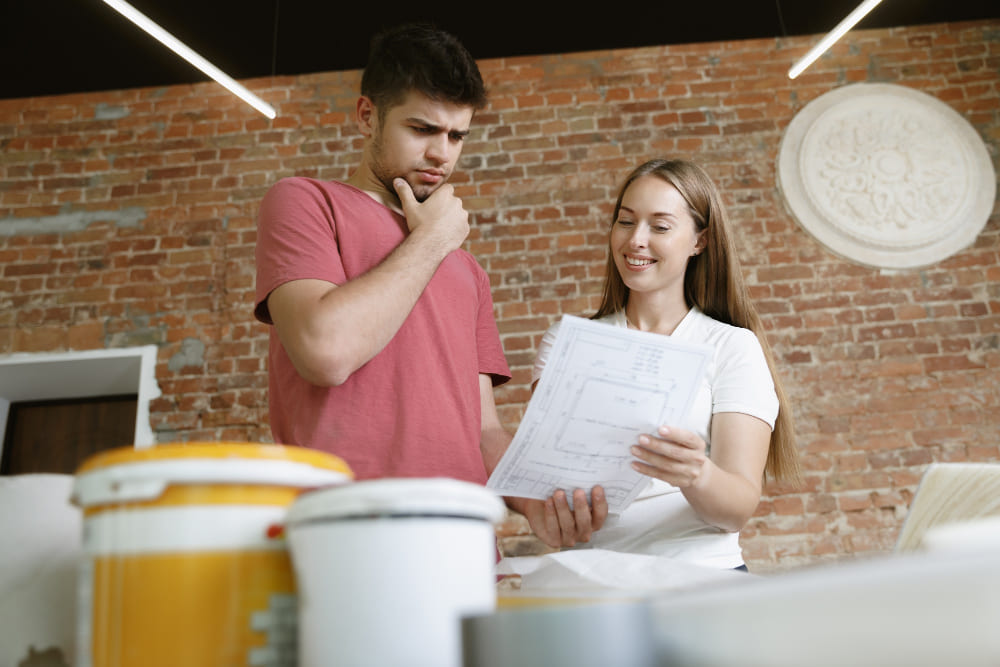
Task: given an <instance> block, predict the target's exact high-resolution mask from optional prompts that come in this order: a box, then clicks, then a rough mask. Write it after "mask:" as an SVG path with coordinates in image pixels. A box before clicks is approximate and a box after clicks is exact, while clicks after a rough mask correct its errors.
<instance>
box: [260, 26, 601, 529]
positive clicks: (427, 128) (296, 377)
mask: <svg viewBox="0 0 1000 667" xmlns="http://www.w3.org/2000/svg"><path fill="white" fill-rule="evenodd" d="M486 103H487V97H486V90H485V87H484V85H483V81H482V78H481V75H480V73H479V68H478V66H477V65H476V63H475V61H474V60H473V59H472V57H471V55H470V54H469V53H468V52H467V51H466V50H465V48H464V47H463V46H462V45H461V44H460V43H459V42H458V41H457V40H456V39H455V38H454V37H453V36H451V35H449V34H447V33H444V32H441V31H439V30H437V29H435V28H432V27H429V26H423V25H407V26H402V27H397V28H394V29H390V30H388V31H385V32H383V33H382V34H380V35H377V36H376V37H375V39H374V40H373V41H372V46H371V51H370V53H369V60H368V64H367V66H366V68H365V71H364V74H363V76H362V80H361V96H360V97H359V99H358V101H357V104H356V109H355V116H356V122H357V125H358V128H359V130H360V132H361V134H362V136H363V137H364V147H363V151H362V155H361V160H360V164H359V166H358V168H357V170H356V171H355V172H354V173H353V174H352V175H351V176H350V178H349V179H348V180H347V182H346V183H339V182H332V181H331V182H323V181H317V180H314V179H308V178H287V179H283V180H281V181H279V182H278V183H277V184H276V185H274V186H273V187H272V188H271V189H270V190H269V191H268V193H267V194H266V195H265V197H264V199H263V201H262V202H261V209H260V217H259V223H258V225H259V226H258V239H257V255H256V258H257V299H256V301H257V303H256V308H255V311H254V314H255V316H256V317H257V318H258V319H259V320H261V321H262V322H265V323H268V324H273V325H274V327H273V329H272V330H271V340H270V350H269V389H270V399H269V400H270V414H271V430H272V434H273V436H274V439H275V441H276V442H280V443H285V444H294V445H299V446H305V447H312V448H316V449H321V450H324V451H328V452H331V453H333V454H336V455H337V456H339V457H341V458H342V459H344V460H345V461H346V462H347V464H348V465H349V466H350V467H351V469H352V470H353V471H354V473H355V475H356V477H357V478H358V479H370V478H375V477H438V476H444V477H452V478H456V479H461V480H466V481H470V482H476V483H480V484H482V483H485V481H486V479H487V477H488V474H489V471H491V470H492V469H493V468H494V467H495V465H496V463H497V461H499V459H500V456H501V455H502V454H503V452H504V450H505V449H506V447H507V445H508V444H509V443H510V439H511V436H510V434H509V433H507V431H506V430H505V429H504V428H503V426H502V425H501V423H500V419H499V417H498V415H497V411H496V406H495V404H494V401H493V386H494V385H497V384H501V383H503V382H506V381H507V380H509V379H510V370H509V368H508V366H507V362H506V359H505V357H504V355H503V350H502V348H501V345H500V338H499V334H498V331H497V326H496V322H495V320H494V318H493V301H492V297H491V294H490V286H489V279H488V277H487V275H486V273H485V271H483V269H482V267H480V266H479V264H478V263H477V262H476V260H475V259H474V258H473V257H472V256H471V255H470V254H469V253H467V252H465V251H464V250H462V249H461V245H462V243H463V242H464V241H465V238H466V236H467V235H468V233H469V215H468V212H467V211H466V210H465V209H464V207H463V205H462V202H461V200H460V199H459V198H457V197H456V196H455V193H454V188H453V187H452V186H451V185H450V184H449V183H448V182H447V181H448V178H449V177H450V176H451V174H452V171H453V170H454V168H455V165H456V164H457V162H458V159H459V156H460V155H461V152H462V144H463V141H464V139H465V137H466V136H468V134H469V127H470V125H471V122H472V118H473V115H474V114H475V112H476V111H477V110H479V109H482V108H483V107H484V106H485V105H486ZM581 493H582V492H581ZM508 504H509V505H510V506H511V507H513V508H514V509H516V510H518V511H521V512H522V513H524V514H525V515H526V516H527V517H528V520H529V522H530V523H531V525H532V528H533V529H535V531H536V533H537V534H538V535H539V537H541V538H542V539H543V540H545V541H546V542H547V543H550V544H552V545H553V546H556V545H557V544H566V545H569V544H572V543H574V542H575V541H577V540H585V539H589V536H590V533H591V531H592V530H594V529H596V528H598V527H599V526H600V524H601V523H602V522H603V517H604V514H606V504H604V503H603V500H601V499H600V498H598V499H597V500H595V506H594V511H593V513H592V512H591V508H590V507H589V506H588V505H587V503H586V502H583V503H582V506H581V504H580V503H576V504H575V510H573V511H571V510H570V509H569V506H568V503H567V502H566V500H565V498H564V497H562V496H560V498H553V499H549V500H548V501H545V502H544V503H543V502H541V501H528V500H525V499H510V500H509V501H508Z"/></svg>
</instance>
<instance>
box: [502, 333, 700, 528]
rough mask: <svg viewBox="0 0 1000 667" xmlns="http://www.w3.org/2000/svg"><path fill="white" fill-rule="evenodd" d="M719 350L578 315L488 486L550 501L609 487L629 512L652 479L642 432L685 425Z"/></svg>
mask: <svg viewBox="0 0 1000 667" xmlns="http://www.w3.org/2000/svg"><path fill="white" fill-rule="evenodd" d="M711 354H712V349H711V348H710V347H709V346H707V345H695V344H691V343H684V342H679V341H675V340H673V339H671V338H670V337H669V336H662V335H659V334H654V333H649V332H644V331H635V330H632V329H625V328H623V327H616V326H613V325H610V324H607V323H603V322H597V321H594V320H587V319H583V318H580V317H575V316H572V315H565V316H563V319H562V322H561V323H560V326H559V333H558V335H557V336H556V340H555V343H554V344H553V346H552V351H551V353H550V355H549V359H548V362H547V363H546V365H545V370H544V371H543V372H542V376H541V378H540V379H539V381H538V385H537V387H536V388H535V393H534V395H533V396H532V397H531V401H530V402H529V403H528V407H527V409H526V410H525V413H524V417H523V418H522V419H521V423H520V425H519V426H518V429H517V433H515V435H514V439H513V441H512V442H511V444H510V447H509V448H508V449H507V452H506V453H505V454H504V456H503V458H502V459H501V460H500V463H499V464H498V465H497V467H496V469H495V470H494V471H493V474H492V475H491V476H490V479H489V481H488V482H487V484H486V486H487V487H488V488H490V489H493V490H495V491H497V492H498V493H499V494H501V495H505V496H517V497H522V498H535V499H538V500H544V499H545V498H548V497H549V496H551V495H552V494H553V493H554V492H555V491H556V490H557V489H563V490H565V491H567V493H572V491H573V490H574V489H584V490H586V491H587V492H588V493H589V492H590V489H591V488H592V487H593V486H594V485H596V484H600V485H602V486H603V487H604V490H605V493H606V494H607V499H608V510H609V511H610V512H611V513H613V514H618V513H620V512H621V511H622V510H623V509H625V508H626V507H627V506H628V505H629V504H630V503H631V502H632V501H633V500H634V499H635V497H636V496H637V495H638V494H639V492H640V491H641V490H642V489H643V487H644V486H645V485H646V483H647V482H648V480H649V478H648V477H646V476H645V475H642V474H640V473H638V472H636V471H634V470H633V469H632V467H631V466H630V463H631V462H632V461H633V460H634V457H633V456H632V454H631V453H630V452H629V448H630V447H631V446H632V445H634V444H636V443H637V442H638V437H639V435H640V434H641V433H655V432H656V429H657V428H659V426H660V425H662V424H678V423H682V422H683V420H684V417H685V416H686V415H687V412H688V410H689V408H690V406H691V402H692V400H693V399H694V395H695V390H696V389H697V387H698V382H699V381H700V380H701V378H702V376H703V375H704V372H705V368H706V366H707V365H708V362H709V360H710V358H711Z"/></svg>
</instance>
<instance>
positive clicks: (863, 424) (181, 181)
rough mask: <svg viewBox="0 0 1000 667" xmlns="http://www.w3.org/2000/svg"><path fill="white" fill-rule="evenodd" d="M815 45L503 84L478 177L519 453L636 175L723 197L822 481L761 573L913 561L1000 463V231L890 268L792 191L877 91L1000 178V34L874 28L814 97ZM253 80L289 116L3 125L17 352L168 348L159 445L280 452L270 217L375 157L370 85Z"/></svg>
mask: <svg viewBox="0 0 1000 667" xmlns="http://www.w3.org/2000/svg"><path fill="white" fill-rule="evenodd" d="M815 39H816V38H815V37H812V38H809V37H796V38H790V39H761V40H750V41H737V42H724V43H706V44H692V45H676V46H667V47H656V48H641V49H630V50H617V51H600V52H590V53H575V54H562V55H558V54H554V55H549V56H539V57H518V58H510V59H495V60H484V61H482V62H481V67H482V70H483V73H484V76H485V78H486V81H487V84H488V86H489V88H490V90H491V94H492V103H491V105H490V107H489V108H488V109H487V110H485V111H484V112H483V113H481V114H480V115H479V116H478V119H477V121H476V123H475V127H474V131H473V134H472V137H471V139H470V140H469V141H468V143H467V147H466V151H465V154H464V157H463V159H462V163H461V167H460V171H461V173H460V174H458V176H457V178H456V179H455V182H456V184H457V186H458V191H459V194H460V195H461V196H462V197H463V200H464V201H465V204H466V206H467V207H468V208H469V209H470V210H471V212H472V220H473V224H472V232H471V234H470V237H469V240H468V243H467V247H468V249H469V250H471V251H472V252H473V253H474V254H475V255H476V256H477V257H478V258H479V260H480V262H481V263H482V264H483V266H484V267H485V268H486V269H487V271H488V272H489V275H490V277H491V279H492V285H493V294H494V299H495V302H496V314H497V316H498V318H499V323H500V331H501V335H502V337H503V343H504V346H505V350H506V353H507V356H508V359H509V361H510V364H511V366H512V368H513V371H514V379H513V381H512V382H510V383H509V384H507V385H505V386H503V387H502V388H500V389H499V390H498V391H497V400H498V404H499V407H500V410H501V414H502V417H503V419H504V421H505V423H506V424H507V425H508V426H509V427H510V428H511V429H512V430H513V429H515V428H516V426H517V423H518V420H519V418H520V416H521V414H522V413H523V410H524V407H525V404H526V401H527V400H528V397H529V389H528V380H529V373H530V364H531V361H532V358H533V355H534V350H535V347H536V345H537V344H538V341H539V338H540V336H541V334H542V332H543V331H544V330H545V328H546V327H547V326H548V325H549V324H550V323H551V322H553V321H554V320H555V319H556V318H558V317H559V316H560V315H561V314H563V313H572V314H589V313H591V312H592V311H593V309H594V307H595V306H596V304H597V299H598V291H599V288H600V283H601V275H602V272H603V269H604V259H605V241H606V236H605V233H606V226H607V224H608V217H609V215H610V210H611V206H612V203H613V202H612V199H613V196H614V194H615V192H616V188H617V186H618V184H619V182H620V181H621V179H622V178H623V177H624V175H625V174H626V172H627V171H628V170H629V169H630V168H631V167H632V166H634V165H636V164H638V163H639V162H641V161H643V160H645V159H646V158H648V157H650V156H654V155H656V156H661V155H666V156H679V157H690V158H694V159H695V160H697V161H698V162H700V163H701V164H703V165H704V166H705V167H706V168H707V169H708V171H709V172H710V173H711V174H712V175H713V177H714V178H715V179H716V180H717V182H718V183H719V185H720V186H721V189H722V190H723V192H724V194H725V200H726V202H727V204H728V205H729V207H730V211H731V214H732V218H733V220H734V223H735V228H736V235H737V240H738V243H739V248H740V251H741V256H742V259H743V261H744V266H745V270H746V275H747V278H748V280H749V282H750V285H751V286H752V290H753V294H754V296H755V297H756V299H757V302H758V304H759V307H760V309H761V310H762V314H763V316H764V321H765V324H766V326H767V329H768V331H769V337H770V340H771V342H772V344H773V346H774V348H775V350H776V353H777V355H778V359H779V362H780V366H781V372H782V373H783V375H784V377H785V379H786V382H787V384H788V389H789V392H790V394H791V397H792V399H793V401H794V409H795V412H796V416H797V425H798V432H799V445H800V448H801V451H802V454H803V462H804V466H805V472H806V483H805V485H804V487H803V488H800V489H790V488H783V487H771V488H769V489H768V490H767V495H766V496H765V498H764V499H763V501H762V503H761V505H760V508H759V510H758V512H757V513H756V515H755V517H754V518H753V519H752V520H751V521H750V524H749V526H748V527H747V529H746V530H745V533H744V539H743V543H744V548H745V552H746V555H747V558H748V562H749V563H750V565H751V567H753V568H755V569H757V570H758V571H769V570H781V569H785V568H790V567H796V566H801V565H809V564H816V563H820V562H823V561H830V560H836V559H844V558H852V557H858V556H864V555H871V554H878V553H884V552H887V551H889V550H890V549H891V548H892V546H893V542H894V540H895V538H896V536H897V534H898V531H899V528H900V525H901V522H902V520H903V518H904V517H905V515H906V512H907V508H908V504H909V502H910V500H911V498H912V496H913V492H914V490H915V488H916V485H917V482H918V481H919V479H920V476H921V474H922V472H923V470H924V469H925V468H926V466H927V465H928V464H929V463H931V462H932V461H995V460H997V459H998V458H1000V457H998V454H1000V445H998V443H1000V439H998V433H1000V382H998V367H1000V351H998V348H1000V215H998V214H997V212H996V209H995V210H994V214H993V216H992V217H991V219H990V221H989V223H988V224H987V226H986V228H985V230H984V231H983V233H982V234H981V235H980V236H979V238H978V239H977V240H976V242H975V243H974V244H973V245H972V246H971V247H969V248H967V249H965V250H962V251H961V252H959V253H957V254H956V255H954V256H953V257H951V258H949V259H947V260H946V261H943V262H941V263H940V264H938V265H935V266H932V267H929V268H925V269H920V270H906V271H879V270H876V269H871V268H865V267H862V266H858V265H856V264H853V263H851V262H849V261H845V260H843V259H840V258H838V257H836V256H834V255H832V254H831V253H830V252H828V251H826V250H825V249H824V248H823V247H822V246H820V245H819V244H818V243H817V242H816V241H814V240H813V239H812V238H811V237H810V236H809V235H808V234H807V233H806V232H804V231H803V230H802V229H801V228H800V227H799V226H798V224H797V223H796V222H795V220H794V219H793V218H792V217H791V216H790V215H789V213H788V212H787V210H786V208H785V207H784V205H783V203H782V201H781V199H780V197H779V194H778V191H777V188H776V185H775V160H776V156H777V151H778V147H779V144H780V141H781V138H782V133H783V131H784V129H785V127H786V126H787V125H788V123H789V122H790V121H791V119H792V118H793V117H794V115H795V114H796V113H797V112H798V111H799V110H800V109H801V108H802V107H803V106H804V105H805V104H806V103H808V102H809V101H811V100H812V99H815V98H816V97H818V96H819V95H821V94H823V93H825V92H828V91H829V90H831V89H833V88H835V87H837V86H841V85H845V84H850V83H856V82H864V81H869V82H888V83H895V84H901V85H904V86H909V87H912V88H916V89H919V90H922V91H924V92H926V93H929V94H931V95H934V96H935V97H937V98H938V99H940V100H942V101H944V102H946V103H947V104H949V105H950V106H951V107H952V108H953V109H955V110H956V111H957V112H959V113H960V114H961V115H962V116H964V117H965V118H966V119H967V120H968V121H969V122H970V123H971V124H972V125H973V126H974V128H975V129H976V131H977V132H978V133H979V134H980V136H981V137H982V139H983V140H984V142H985V143H986V144H987V146H988V148H989V151H990V154H991V156H992V158H993V161H994V164H996V163H997V162H998V161H1000V160H998V156H1000V22H998V21H978V22H970V23H960V24H938V25H929V26H919V27H908V28H899V29H891V30H868V31H857V32H853V33H851V34H850V35H848V36H847V37H846V38H845V39H843V40H842V41H841V42H840V43H838V44H837V45H836V46H835V47H834V48H833V50H832V51H831V52H830V53H829V54H828V55H826V56H824V57H823V58H821V59H820V60H819V61H818V62H817V63H816V64H814V65H813V66H812V67H811V68H809V69H808V70H807V71H806V72H805V73H804V74H803V75H802V76H801V77H800V78H799V79H797V80H795V81H790V80H789V79H788V78H787V77H786V75H785V74H786V71H787V70H788V67H789V66H790V64H791V63H792V62H793V61H794V60H795V59H796V58H797V57H798V56H800V55H801V54H802V53H804V52H805V51H806V50H807V49H808V48H809V47H810V46H811V45H812V44H813V43H814V41H815ZM472 47H473V52H474V45H472ZM247 83H248V85H249V86H250V87H251V88H252V89H254V90H255V91H256V92H257V93H258V94H260V95H261V96H262V97H264V98H265V99H267V100H268V101H269V102H271V103H272V104H274V105H275V106H276V107H277V109H278V112H279V116H278V118H277V119H275V120H273V121H268V120H267V119H265V118H264V117H262V116H260V115H259V114H257V113H256V112H255V111H253V110H252V109H251V108H249V107H248V106H246V105H244V104H243V103H242V102H240V101H239V100H237V99H236V98H234V97H232V96H231V95H229V94H228V93H227V92H225V91H224V90H223V89H221V88H220V87H218V86H216V85H215V84H214V83H211V82H208V83H205V84H198V85H191V86H173V87H166V88H150V89H138V90H125V91H112V92H106V93H100V94H79V95H67V96H58V97H45V98H34V99H23V100H4V101H0V146H2V153H0V267H2V269H0V354H11V353H29V352H43V351H44V352H47V351H61V350H86V349H95V348H109V347H123V346H131V345H144V344H150V343H152V344H155V345H157V346H158V348H159V362H158V365H157V369H156V378H157V382H158V383H159V386H160V388H161V390H162V392H163V393H162V396H161V397H160V398H158V399H155V400H154V402H153V404H152V406H151V419H152V426H153V429H154V431H155V433H156V436H157V439H158V441H160V442H170V441H181V440H237V441H244V440H245V441H253V442H260V441H269V440H270V435H269V428H268V415H267V372H266V348H267V330H266V328H265V327H264V326H262V325H260V324H258V323H256V322H255V321H254V320H253V319H252V316H251V308H252V302H253V285H254V262H253V250H254V239H255V216H256V211H257V206H258V202H259V200H260V198H261V196H262V194H263V193H264V191H265V190H266V189H267V188H268V187H269V186H270V185H271V184H273V183H274V182H275V181H277V180H278V179H279V178H282V177H285V176H292V175H307V176H313V177H318V178H322V179H343V178H345V177H346V176H347V175H348V174H349V172H350V170H351V169H352V167H353V165H354V164H355V161H356V155H357V150H358V148H359V145H360V141H359V135H358V133H357V131H356V129H355V126H354V124H353V122H352V120H351V114H352V110H353V105H354V101H355V99H356V94H357V93H356V91H357V87H358V83H359V72H356V71H350V72H330V73H319V74H313V75H307V76H299V77H282V78H274V79H260V80H253V81H249V82H247ZM192 345H201V346H203V351H202V352H201V354H200V355H194V356H193V357H192V356H191V355H190V354H188V352H187V350H190V349H191V347H192ZM199 350H201V348H200V347H199ZM186 360H187V361H186Z"/></svg>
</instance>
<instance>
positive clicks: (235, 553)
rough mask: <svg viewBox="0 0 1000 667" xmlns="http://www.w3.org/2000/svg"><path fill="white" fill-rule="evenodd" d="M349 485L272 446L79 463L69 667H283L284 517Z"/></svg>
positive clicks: (115, 454)
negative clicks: (308, 499) (329, 489)
mask: <svg viewBox="0 0 1000 667" xmlns="http://www.w3.org/2000/svg"><path fill="white" fill-rule="evenodd" d="M350 479H351V472H350V469H349V468H348V467H347V465H346V464H345V463H344V462H343V461H341V460H340V459H338V458H337V457H334V456H331V455H329V454H325V453H322V452H318V451H314V450H308V449H302V448H297V447H284V446H279V445H255V444H249V443H190V444H167V445H158V446H155V447H150V448H145V449H134V448H121V449H113V450H108V451H105V452H102V453H100V454H97V455H95V456H93V457H91V458H89V459H87V460H86V461H84V463H83V465H81V466H80V468H79V469H78V470H77V472H76V479H75V482H74V486H73V502H74V503H75V504H77V505H78V506H80V507H81V508H82V509H83V517H84V518H83V553H84V559H83V563H82V565H81V568H80V576H79V586H78V591H77V601H78V610H77V641H76V644H77V663H76V664H77V667H160V666H162V667H167V666H170V667H176V666H177V665H184V666H185V667H220V666H230V665H255V666H262V667H279V666H280V667H294V665H295V664H296V660H297V642H296V632H295V626H296V622H297V620H296V602H295V595H296V585H295V579H294V575H293V572H292V567H291V558H290V556H289V553H288V548H287V542H286V540H285V537H284V524H285V519H286V517H287V513H288V508H289V506H290V505H291V504H292V502H293V501H294V500H295V498H296V497H297V496H298V495H299V494H300V493H301V492H302V491H304V490H307V489H313V488H317V487H324V486H328V485H338V484H342V483H344V482H347V481H349V480H350Z"/></svg>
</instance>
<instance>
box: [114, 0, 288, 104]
mask: <svg viewBox="0 0 1000 667" xmlns="http://www.w3.org/2000/svg"><path fill="white" fill-rule="evenodd" d="M104 2H105V3H106V4H108V5H110V6H111V7H112V8H113V9H115V10H116V11H117V12H119V13H120V14H121V15H122V16H124V17H125V18H127V19H128V20H129V21H131V22H132V23H134V24H136V25H137V26H139V27H140V28H142V29H143V30H145V31H146V32H148V33H149V34H150V35H152V36H153V37H154V38H156V39H157V40H159V41H160V42H161V43H162V44H163V45H164V46H166V47H167V48H169V49H170V50H171V51H173V52H174V53H176V54H177V55H179V56H180V57H181V58H183V59H184V60H186V61H188V62H189V63H191V64H192V65H194V66H195V67H197V68H198V69H200V70H201V71H202V72H204V73H205V74H207V75H208V76H210V77H212V78H213V79H215V80H216V81H217V82H219V83H220V84H222V85H223V86H224V87H225V88H226V89H227V90H228V91H229V92H231V93H232V94H233V95H236V96H237V97H239V98H240V99H241V100H243V101H244V102H246V103H247V104H249V105H250V106H252V107H253V108H254V109H256V110H257V111H259V112H261V113H262V114H264V115H265V116H267V117H268V118H274V117H275V116H276V115H277V113H276V112H275V110H274V107H272V106H271V105H270V104H268V103H267V102H265V101H264V100H262V99H260V98H259V97H257V96H256V95H254V94H253V93H251V92H250V91H249V90H247V89H246V87H244V86H242V85H241V84H239V83H237V82H236V81H235V80H234V79H233V78H232V77H230V76H229V75H227V74H226V73H225V72H223V71H222V70H220V69H219V68H218V67H216V66H215V65H213V64H212V63H210V62H208V61H207V60H205V59H204V58H202V57H201V56H200V55H198V54H197V53H195V52H194V51H193V50H191V49H190V48H189V47H188V46H187V45H186V44H184V43H183V42H181V41H180V40H179V39H177V38H176V37H174V36H173V35H171V34H170V33H169V32H167V31H166V30H164V29H163V28H161V27H160V26H159V25H158V24H157V23H155V22H154V21H152V20H151V19H150V18H149V17H148V16H146V15H145V14H143V13H142V12H140V11H139V10H137V9H136V8H135V7H133V6H132V5H130V4H128V3H127V2H124V0H104Z"/></svg>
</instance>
